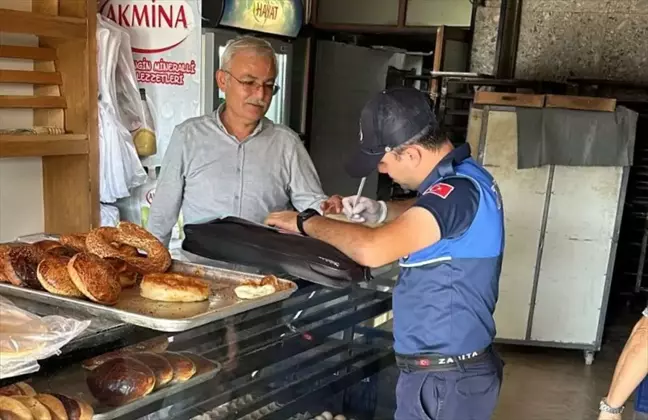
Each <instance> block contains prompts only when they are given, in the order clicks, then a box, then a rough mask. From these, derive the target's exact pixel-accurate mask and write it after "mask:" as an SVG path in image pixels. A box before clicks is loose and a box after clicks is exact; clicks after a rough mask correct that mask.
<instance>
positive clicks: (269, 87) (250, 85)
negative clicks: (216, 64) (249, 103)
mask: <svg viewBox="0 0 648 420" xmlns="http://www.w3.org/2000/svg"><path fill="white" fill-rule="evenodd" d="M221 71H222V72H224V73H227V74H228V75H230V76H231V77H232V79H234V80H236V81H237V82H238V83H240V84H241V86H243V87H244V88H245V90H248V91H255V90H257V89H259V88H261V89H263V90H264V91H270V92H271V93H272V96H274V95H276V94H277V92H279V85H277V84H275V83H259V82H256V81H254V80H240V79H239V78H238V77H236V76H234V75H233V74H232V73H230V72H229V71H227V70H221Z"/></svg>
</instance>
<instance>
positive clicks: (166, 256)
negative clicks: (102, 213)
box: [86, 222, 171, 274]
mask: <svg viewBox="0 0 648 420" xmlns="http://www.w3.org/2000/svg"><path fill="white" fill-rule="evenodd" d="M113 244H117V245H123V244H125V245H129V246H130V248H124V247H116V246H114V245H113ZM86 246H87V247H88V250H90V252H92V253H93V254H97V255H98V256H100V257H102V258H109V257H112V258H120V259H122V260H124V261H126V262H127V263H128V264H129V265H130V266H132V267H133V268H134V269H135V270H136V271H137V272H139V273H141V274H148V273H164V272H165V271H167V269H168V268H169V267H170V266H171V254H170V253H169V250H168V249H167V248H166V247H165V246H164V245H163V244H162V242H160V241H159V240H158V239H157V238H156V237H155V236H153V235H152V234H151V233H149V232H148V231H146V229H144V228H142V227H141V226H138V225H136V224H135V223H131V222H119V224H118V225H117V227H116V228H113V227H100V228H96V229H93V230H91V231H90V233H88V237H87V238H86ZM132 248H135V249H136V250H138V249H141V250H143V251H145V252H146V256H140V255H139V253H137V255H135V256H133V255H132V252H131V251H132Z"/></svg>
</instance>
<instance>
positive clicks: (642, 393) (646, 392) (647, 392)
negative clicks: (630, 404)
mask: <svg viewBox="0 0 648 420" xmlns="http://www.w3.org/2000/svg"><path fill="white" fill-rule="evenodd" d="M635 411H637V412H639V413H648V376H646V378H645V379H644V380H643V382H642V383H640V384H639V388H637V397H636V398H635Z"/></svg>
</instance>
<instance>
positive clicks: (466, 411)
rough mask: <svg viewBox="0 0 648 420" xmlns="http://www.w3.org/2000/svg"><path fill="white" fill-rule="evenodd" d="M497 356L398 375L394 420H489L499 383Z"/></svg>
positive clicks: (500, 369)
mask: <svg viewBox="0 0 648 420" xmlns="http://www.w3.org/2000/svg"><path fill="white" fill-rule="evenodd" d="M502 370H503V362H502V360H501V359H500V358H499V356H498V355H497V354H496V353H492V354H491V355H490V356H489V357H488V358H487V359H484V360H483V361H480V362H476V363H472V364H462V365H461V366H458V367H456V368H455V369H454V370H450V371H442V372H437V371H418V372H401V373H400V376H399V378H398V385H396V415H395V417H394V418H395V420H490V418H491V416H492V415H493V411H494V410H495V406H496V405H497V399H498V397H499V392H500V387H501V384H502Z"/></svg>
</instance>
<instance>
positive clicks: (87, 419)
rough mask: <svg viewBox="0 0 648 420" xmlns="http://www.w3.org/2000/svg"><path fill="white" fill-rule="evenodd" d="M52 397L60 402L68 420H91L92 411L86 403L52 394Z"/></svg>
mask: <svg viewBox="0 0 648 420" xmlns="http://www.w3.org/2000/svg"><path fill="white" fill-rule="evenodd" d="M52 396H53V397H55V398H56V399H58V400H59V401H61V403H62V404H63V407H64V408H65V414H67V418H68V420H92V416H94V410H93V409H92V407H91V406H90V405H89V404H87V403H86V402H84V401H81V400H79V399H76V398H70V397H68V396H66V395H62V394H52Z"/></svg>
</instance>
